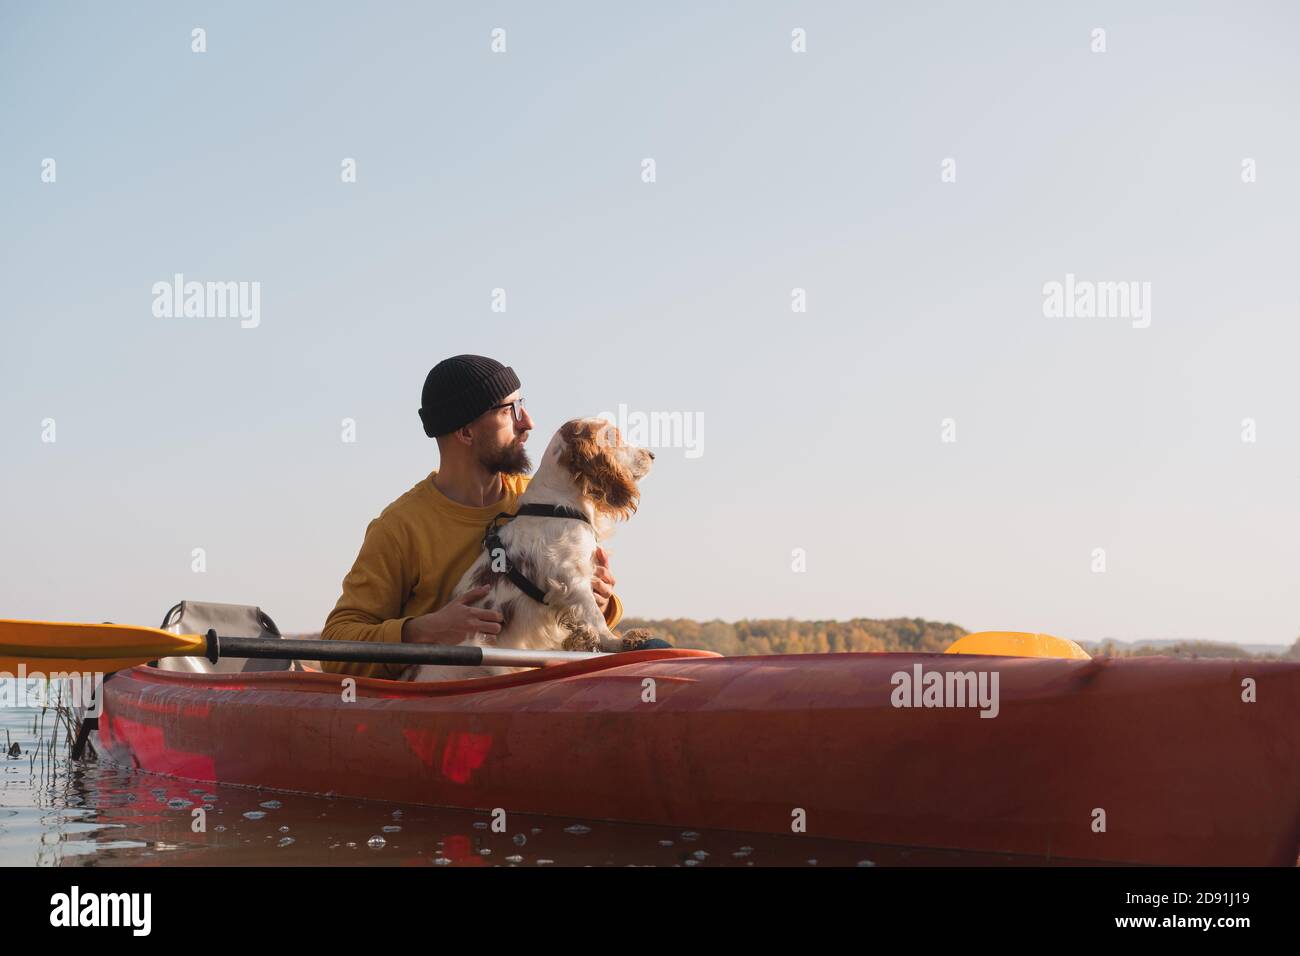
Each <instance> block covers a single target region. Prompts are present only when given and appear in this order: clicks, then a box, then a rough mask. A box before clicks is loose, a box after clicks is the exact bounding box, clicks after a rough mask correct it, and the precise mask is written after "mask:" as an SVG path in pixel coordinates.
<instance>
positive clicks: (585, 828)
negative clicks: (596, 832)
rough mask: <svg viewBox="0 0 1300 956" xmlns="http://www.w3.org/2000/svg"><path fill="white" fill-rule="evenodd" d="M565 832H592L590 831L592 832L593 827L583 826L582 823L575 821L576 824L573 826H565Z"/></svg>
mask: <svg viewBox="0 0 1300 956" xmlns="http://www.w3.org/2000/svg"><path fill="white" fill-rule="evenodd" d="M564 832H565V833H579V834H581V833H590V832H591V827H588V826H583V825H582V824H581V823H575V824H574V825H573V826H571V827H565V828H564Z"/></svg>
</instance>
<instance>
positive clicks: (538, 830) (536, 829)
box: [533, 827, 542, 836]
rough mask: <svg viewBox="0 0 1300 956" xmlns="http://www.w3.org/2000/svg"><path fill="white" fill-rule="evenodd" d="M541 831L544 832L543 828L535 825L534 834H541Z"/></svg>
mask: <svg viewBox="0 0 1300 956" xmlns="http://www.w3.org/2000/svg"><path fill="white" fill-rule="evenodd" d="M541 832H542V828H541V827H533V836H537V834H539V833H541Z"/></svg>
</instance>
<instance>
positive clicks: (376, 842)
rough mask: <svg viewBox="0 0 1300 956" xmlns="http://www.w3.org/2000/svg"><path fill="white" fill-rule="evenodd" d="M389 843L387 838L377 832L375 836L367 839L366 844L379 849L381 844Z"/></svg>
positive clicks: (373, 848)
mask: <svg viewBox="0 0 1300 956" xmlns="http://www.w3.org/2000/svg"><path fill="white" fill-rule="evenodd" d="M387 843H388V841H387V840H385V839H384V838H383V837H381V836H380V835H379V834H378V833H376V834H375V835H374V836H372V837H371V838H370V839H369V840H367V841H366V846H368V847H370V848H371V849H372V850H378V849H379V848H380V847H381V846H385V845H387Z"/></svg>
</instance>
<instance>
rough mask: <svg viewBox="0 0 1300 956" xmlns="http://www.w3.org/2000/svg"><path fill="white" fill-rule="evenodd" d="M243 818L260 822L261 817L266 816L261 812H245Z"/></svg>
mask: <svg viewBox="0 0 1300 956" xmlns="http://www.w3.org/2000/svg"><path fill="white" fill-rule="evenodd" d="M244 816H245V817H246V818H248V819H249V820H260V819H262V817H264V816H266V814H265V813H263V812H262V811H261V810H245V811H244Z"/></svg>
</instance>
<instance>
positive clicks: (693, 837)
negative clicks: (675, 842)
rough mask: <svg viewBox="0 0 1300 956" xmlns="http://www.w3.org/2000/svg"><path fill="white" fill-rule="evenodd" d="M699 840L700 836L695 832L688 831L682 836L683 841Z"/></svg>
mask: <svg viewBox="0 0 1300 956" xmlns="http://www.w3.org/2000/svg"><path fill="white" fill-rule="evenodd" d="M699 838H700V835H699V834H698V833H696V832H695V831H694V830H687V831H686V832H685V833H683V834H682V839H683V840H698V839H699Z"/></svg>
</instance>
